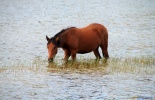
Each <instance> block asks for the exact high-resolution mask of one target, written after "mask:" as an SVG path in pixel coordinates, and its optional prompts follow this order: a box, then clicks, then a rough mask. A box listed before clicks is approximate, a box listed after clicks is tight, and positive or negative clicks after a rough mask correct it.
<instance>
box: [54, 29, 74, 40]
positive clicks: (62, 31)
mask: <svg viewBox="0 0 155 100" xmlns="http://www.w3.org/2000/svg"><path fill="white" fill-rule="evenodd" d="M71 28H75V27H68V28H66V29H62V30H61V31H60V32H58V33H57V34H56V35H55V36H54V38H57V37H58V36H60V35H61V34H62V33H64V32H65V31H67V30H69V29H71Z"/></svg>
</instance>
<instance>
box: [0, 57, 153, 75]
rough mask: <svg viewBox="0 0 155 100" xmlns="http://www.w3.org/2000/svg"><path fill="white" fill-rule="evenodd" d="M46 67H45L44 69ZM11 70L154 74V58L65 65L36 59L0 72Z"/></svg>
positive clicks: (60, 61) (91, 61) (69, 63)
mask: <svg viewBox="0 0 155 100" xmlns="http://www.w3.org/2000/svg"><path fill="white" fill-rule="evenodd" d="M45 66H46V67H45ZM8 69H12V70H17V71H18V70H30V71H34V72H40V71H46V72H47V71H48V72H56V73H57V72H77V73H93V72H97V73H102V74H108V73H110V74H113V73H138V74H139V73H141V74H154V73H155V58H154V57H131V58H109V59H108V60H106V59H101V60H95V59H89V60H86V59H83V58H81V59H79V60H76V61H74V62H73V61H71V60H69V61H68V62H67V63H66V62H64V61H63V60H56V59H55V61H54V62H53V63H48V62H47V61H46V60H43V59H41V58H40V57H37V58H36V59H34V61H33V62H32V63H29V64H25V65H24V64H23V63H16V64H13V66H4V67H1V68H0V72H2V71H5V70H8Z"/></svg>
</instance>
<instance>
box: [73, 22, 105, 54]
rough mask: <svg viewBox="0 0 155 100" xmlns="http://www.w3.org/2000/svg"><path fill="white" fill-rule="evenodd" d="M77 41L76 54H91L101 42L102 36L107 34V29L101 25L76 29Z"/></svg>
mask: <svg viewBox="0 0 155 100" xmlns="http://www.w3.org/2000/svg"><path fill="white" fill-rule="evenodd" d="M76 33H77V34H76V36H77V38H75V40H76V39H78V41H79V42H78V45H79V46H78V47H79V51H78V52H81V53H82V52H83V53H86V52H91V51H93V50H95V49H96V48H97V47H98V46H99V45H101V44H102V42H103V37H104V36H103V35H106V34H107V29H106V28H105V27H104V26H103V25H101V24H96V23H94V24H90V25H88V26H86V27H84V28H76Z"/></svg>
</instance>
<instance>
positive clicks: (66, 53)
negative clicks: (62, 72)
mask: <svg viewBox="0 0 155 100" xmlns="http://www.w3.org/2000/svg"><path fill="white" fill-rule="evenodd" d="M64 51H65V57H64V60H66V61H67V60H68V58H69V57H70V55H71V52H69V51H68V50H66V49H64Z"/></svg>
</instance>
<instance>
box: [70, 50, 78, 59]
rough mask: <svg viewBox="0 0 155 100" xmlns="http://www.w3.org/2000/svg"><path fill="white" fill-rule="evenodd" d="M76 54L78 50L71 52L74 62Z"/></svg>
mask: <svg viewBox="0 0 155 100" xmlns="http://www.w3.org/2000/svg"><path fill="white" fill-rule="evenodd" d="M76 53H77V51H76V50H72V51H71V56H72V59H73V60H76Z"/></svg>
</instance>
